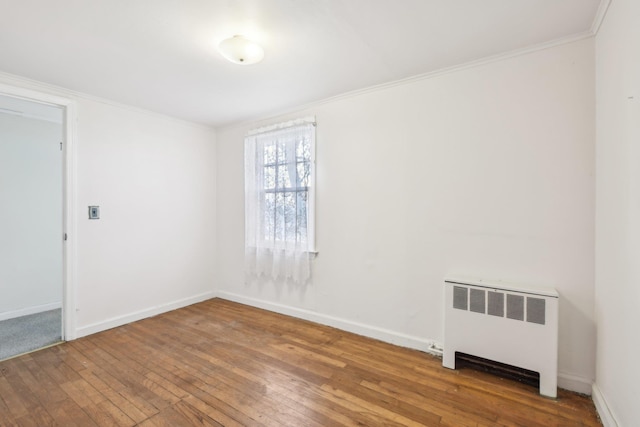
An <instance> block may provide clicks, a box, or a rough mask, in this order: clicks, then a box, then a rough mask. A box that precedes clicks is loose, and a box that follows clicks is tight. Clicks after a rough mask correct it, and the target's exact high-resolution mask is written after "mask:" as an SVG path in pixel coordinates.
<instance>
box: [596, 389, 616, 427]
mask: <svg viewBox="0 0 640 427" xmlns="http://www.w3.org/2000/svg"><path fill="white" fill-rule="evenodd" d="M591 397H592V398H593V403H594V404H595V405H596V410H597V411H598V415H600V420H601V421H602V425H603V426H604V427H618V422H617V421H616V419H615V418H614V417H613V414H612V413H611V410H610V409H609V405H607V401H606V399H605V398H604V395H603V394H602V391H600V388H599V387H598V385H597V384H596V383H593V389H592V392H591Z"/></svg>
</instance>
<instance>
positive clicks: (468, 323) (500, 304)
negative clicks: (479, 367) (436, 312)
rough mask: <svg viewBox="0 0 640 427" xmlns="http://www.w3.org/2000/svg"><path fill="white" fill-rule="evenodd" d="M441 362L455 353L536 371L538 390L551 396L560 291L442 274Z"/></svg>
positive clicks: (554, 392) (554, 380)
mask: <svg viewBox="0 0 640 427" xmlns="http://www.w3.org/2000/svg"><path fill="white" fill-rule="evenodd" d="M444 283H445V310H444V313H445V319H444V351H443V357H442V365H443V366H445V367H447V368H451V369H455V364H456V352H460V353H466V354H470V355H473V356H478V357H482V358H485V359H489V360H493V361H496V362H500V363H505V364H507V365H512V366H517V367H520V368H524V369H528V370H531V371H534V372H538V373H539V374H540V394H542V395H544V396H548V397H553V398H555V397H556V396H557V381H558V292H557V291H556V290H555V289H553V288H546V287H530V286H523V285H517V284H513V283H505V282H500V281H490V280H484V279H475V278H467V277H447V278H446V279H445V282H444Z"/></svg>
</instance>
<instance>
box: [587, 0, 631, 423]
mask: <svg viewBox="0 0 640 427" xmlns="http://www.w3.org/2000/svg"><path fill="white" fill-rule="evenodd" d="M639 20H640V3H639V2H638V1H635V0H615V1H613V2H611V6H610V7H609V10H608V11H607V15H606V17H605V20H604V23H603V24H602V27H601V28H600V31H599V33H598V36H597V41H596V58H597V60H596V75H597V78H596V87H597V150H596V164H597V179H596V182H597V185H596V200H597V204H596V319H597V324H598V347H597V361H598V363H597V377H596V386H595V387H594V392H595V393H594V397H601V398H602V399H601V401H600V402H598V399H596V403H597V404H598V403H600V405H601V407H599V409H600V413H601V415H603V420H605V425H614V424H613V423H614V422H615V421H613V420H616V421H617V424H618V425H620V426H635V425H638V420H640V406H638V404H639V403H640V367H639V366H638V363H637V355H638V354H639V353H640V335H639V334H638V330H637V329H638V325H640V310H639V308H640V261H639V254H640V26H639V25H638V21H639ZM631 97H632V99H631ZM598 392H599V393H601V396H597V394H598ZM607 405H608V410H607V408H606V406H607ZM609 410H610V412H609ZM607 420H610V422H609V423H608V424H607Z"/></svg>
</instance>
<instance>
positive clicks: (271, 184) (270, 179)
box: [245, 119, 315, 282]
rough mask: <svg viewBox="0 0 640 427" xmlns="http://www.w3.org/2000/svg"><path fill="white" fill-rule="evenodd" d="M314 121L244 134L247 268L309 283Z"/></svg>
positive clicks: (312, 236) (255, 273) (311, 236)
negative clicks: (245, 135)
mask: <svg viewBox="0 0 640 427" xmlns="http://www.w3.org/2000/svg"><path fill="white" fill-rule="evenodd" d="M314 153H315V123H314V122H313V119H304V120H298V121H294V122H288V123H283V124H280V125H276V126H273V127H270V128H263V129H258V130H256V131H254V132H250V133H249V135H247V137H246V138H245V235H246V242H245V249H246V266H247V272H248V273H250V274H251V275H255V276H262V275H264V276H271V277H272V278H273V279H286V280H292V281H294V282H305V281H307V280H308V278H309V276H310V268H309V255H310V253H311V252H313V250H314V244H315V242H314V237H315V236H314V221H313V218H314V203H313V202H314V179H315V176H314V166H315V165H314V161H315V159H314V157H315V156H314Z"/></svg>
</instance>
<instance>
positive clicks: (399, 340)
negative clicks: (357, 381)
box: [217, 291, 592, 395]
mask: <svg viewBox="0 0 640 427" xmlns="http://www.w3.org/2000/svg"><path fill="white" fill-rule="evenodd" d="M217 296H218V297H220V298H223V299H227V300H230V301H235V302H239V303H241V304H246V305H250V306H253V307H258V308H263V309H265V310H269V311H274V312H276V313H280V314H286V315H288V316H293V317H297V318H300V319H304V320H310V321H312V322H316V323H321V324H323V325H327V326H332V327H334V328H338V329H342V330H343V331H348V332H353V333H354V334H358V335H363V336H366V337H370V338H375V339H378V340H380V341H384V342H388V343H390V344H395V345H399V346H402V347H407V348H412V349H415V350H420V351H424V352H427V353H431V354H434V355H436V356H442V351H441V350H438V349H441V348H442V344H441V343H438V342H436V341H434V340H428V339H424V338H419V337H415V336H410V335H406V334H401V333H398V332H394V331H391V330H388V329H383V328H377V327H375V326H370V325H365V324H362V323H358V322H353V321H350V320H346V319H341V318H338V317H334V316H329V315H326V314H322V313H317V312H313V311H309V310H304V309H301V308H295V307H290V306H287V305H283V304H277V303H273V302H269V301H264V300H259V299H256V298H249V297H245V296H243V295H238V294H234V293H231V292H224V291H220V292H218V295H217ZM591 384H592V381H591V380H589V379H586V378H583V377H580V376H577V375H573V374H568V373H563V372H560V373H559V374H558V386H559V387H561V388H564V389H567V390H571V391H576V392H578V393H582V394H587V395H588V394H591Z"/></svg>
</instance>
